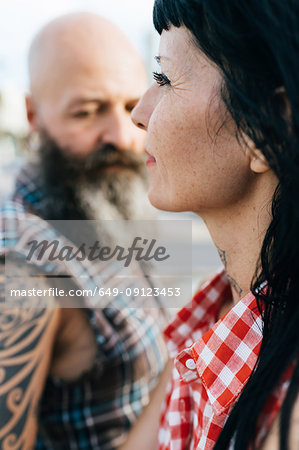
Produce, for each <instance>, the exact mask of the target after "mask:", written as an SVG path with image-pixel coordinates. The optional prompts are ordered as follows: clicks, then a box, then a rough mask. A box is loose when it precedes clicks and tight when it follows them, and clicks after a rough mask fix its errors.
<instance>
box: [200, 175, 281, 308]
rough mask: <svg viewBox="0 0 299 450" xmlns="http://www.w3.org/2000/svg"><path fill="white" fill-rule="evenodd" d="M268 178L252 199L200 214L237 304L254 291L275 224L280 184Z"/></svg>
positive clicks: (259, 184)
mask: <svg viewBox="0 0 299 450" xmlns="http://www.w3.org/2000/svg"><path fill="white" fill-rule="evenodd" d="M264 178H265V179H266V180H265V181H266V182H263V183H258V186H257V189H255V190H254V192H252V195H251V196H250V197H249V198H248V197H247V198H246V199H243V200H240V202H239V203H238V204H235V205H232V206H226V208H225V209H222V210H221V211H209V212H206V213H204V214H200V215H201V217H202V218H203V220H204V221H205V223H206V225H207V227H208V229H209V232H210V234H211V237H212V239H213V241H214V243H215V245H216V247H217V249H218V253H219V256H220V258H221V260H222V263H223V265H224V268H225V271H226V273H227V276H228V279H229V281H230V284H231V288H232V293H233V300H234V303H237V302H238V301H239V300H240V299H241V298H243V297H244V296H245V295H246V294H247V293H248V292H249V291H250V286H251V281H252V278H253V276H254V274H255V271H256V267H257V263H258V260H259V255H260V250H261V246H262V243H263V240H264V236H265V233H266V230H267V228H268V226H269V224H270V222H271V201H272V194H273V191H274V189H275V185H274V183H277V182H276V180H275V179H273V177H268V179H267V177H264ZM261 181H262V180H261ZM263 181H264V180H263Z"/></svg>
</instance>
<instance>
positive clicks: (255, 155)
mask: <svg viewBox="0 0 299 450" xmlns="http://www.w3.org/2000/svg"><path fill="white" fill-rule="evenodd" d="M249 161H250V169H251V170H252V172H254V173H265V172H267V171H268V170H270V167H269V164H268V162H267V160H266V158H265V156H264V155H263V153H262V152H261V151H260V150H258V149H257V148H254V149H250V151H249Z"/></svg>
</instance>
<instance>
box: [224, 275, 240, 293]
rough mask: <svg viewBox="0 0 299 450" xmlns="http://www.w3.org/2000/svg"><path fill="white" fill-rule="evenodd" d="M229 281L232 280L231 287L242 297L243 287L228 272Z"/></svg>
mask: <svg viewBox="0 0 299 450" xmlns="http://www.w3.org/2000/svg"><path fill="white" fill-rule="evenodd" d="M226 276H227V279H228V281H229V282H230V285H231V287H232V288H233V290H234V291H235V292H236V293H237V294H238V296H239V298H241V296H242V294H243V289H241V287H240V286H239V284H238V283H237V282H236V280H235V279H234V278H232V277H231V276H230V275H229V274H228V273H227V274H226Z"/></svg>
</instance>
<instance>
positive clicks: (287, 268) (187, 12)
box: [154, 0, 299, 450]
mask: <svg viewBox="0 0 299 450" xmlns="http://www.w3.org/2000/svg"><path fill="white" fill-rule="evenodd" d="M154 24H155V27H156V29H157V31H158V32H159V33H160V34H161V33H162V31H163V30H168V29H169V27H170V26H175V27H180V26H185V27H186V28H188V29H189V30H190V31H191V33H192V34H193V37H194V42H195V43H196V44H197V45H198V47H199V48H200V49H201V50H202V51H203V52H204V53H205V54H206V55H207V56H208V58H209V59H210V60H211V61H213V62H214V63H215V64H216V65H217V66H218V68H219V70H220V73H221V74H222V77H223V86H222V88H221V97H222V100H223V102H224V104H225V105H226V108H227V111H228V112H229V114H230V115H231V117H232V118H233V120H234V122H235V124H236V129H237V135H238V136H239V137H240V136H242V135H244V134H245V135H247V136H248V137H249V138H250V139H251V140H252V141H253V142H254V143H255V145H256V147H257V148H258V149H259V150H261V152H262V153H263V154H264V156H265V157H266V159H267V161H268V164H269V166H270V168H271V169H272V170H273V172H274V173H275V175H276V176H277V178H278V186H277V189H276V191H275V193H274V195H273V199H272V221H271V224H270V226H269V228H268V230H267V232H266V235H265V238H264V242H263V245H262V248H261V253H260V260H259V263H258V265H257V269H256V274H255V276H254V278H253V280H252V285H251V290H252V292H253V294H254V295H255V296H256V298H257V302H258V307H259V310H260V312H261V315H262V319H263V340H262V345H261V350H260V353H259V357H258V361H257V364H256V366H255V370H254V371H253V373H252V376H251V377H250V379H249V381H248V382H247V384H246V386H245V388H244V390H243V392H242V394H241V395H240V398H239V400H238V402H237V403H236V405H235V407H234V409H233V411H232V413H231V414H230V416H229V418H228V420H227V422H226V424H225V426H224V428H223V430H222V432H221V434H220V436H219V439H218V441H217V443H216V445H215V447H214V448H215V449H216V450H219V449H225V448H227V447H228V446H229V443H230V442H232V439H233V442H234V448H235V449H238V450H244V449H246V448H248V447H249V446H250V445H252V446H253V448H254V447H255V442H254V441H255V438H254V436H255V433H256V428H257V423H258V419H259V417H260V415H261V413H262V411H263V408H264V407H265V404H266V402H267V400H268V399H269V397H270V395H271V393H273V392H274V391H275V388H276V387H277V386H278V385H279V384H280V383H281V380H282V377H283V375H284V374H285V373H286V371H287V370H288V369H289V368H290V367H291V369H292V377H291V381H290V385H289V387H288V391H287V394H286V397H285V400H284V403H283V406H282V410H281V421H280V448H281V449H283V450H286V449H287V448H288V437H289V427H290V416H291V411H292V408H293V405H294V402H295V400H296V397H297V394H298V384H299V365H298V349H299V332H298V329H299V305H298V297H299V2H298V1H297V0H284V1H282V0H250V1H248V0H225V1H219V0H156V1H155V6H154ZM265 280H266V281H267V288H266V289H263V290H261V289H259V288H260V286H261V283H262V282H264V281H265Z"/></svg>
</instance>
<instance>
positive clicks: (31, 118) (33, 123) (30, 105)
mask: <svg viewBox="0 0 299 450" xmlns="http://www.w3.org/2000/svg"><path fill="white" fill-rule="evenodd" d="M25 102H26V114H27V120H28V122H29V125H30V131H31V132H33V131H38V124H37V116H36V110H35V106H34V102H33V98H32V96H31V95H29V94H28V95H26V97H25Z"/></svg>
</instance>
